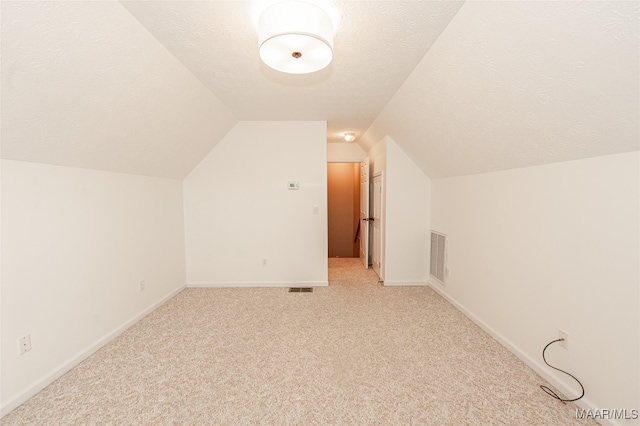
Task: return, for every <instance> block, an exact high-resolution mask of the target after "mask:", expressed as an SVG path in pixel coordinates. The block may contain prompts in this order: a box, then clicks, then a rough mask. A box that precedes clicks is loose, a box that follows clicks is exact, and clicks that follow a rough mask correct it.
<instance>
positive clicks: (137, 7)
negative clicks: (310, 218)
mask: <svg viewBox="0 0 640 426" xmlns="http://www.w3.org/2000/svg"><path fill="white" fill-rule="evenodd" d="M271 1H273V0H271ZM639 5H640V2H638V1H636V0H634V1H620V2H611V1H580V2H574V1H562V2H541V1H489V2H485V1H472V0H470V1H468V2H467V3H464V5H463V3H461V2H457V1H455V2H454V1H375V0H367V1H342V2H340V3H339V8H340V11H341V24H340V27H339V28H338V30H337V34H336V38H335V43H334V45H335V58H334V61H333V63H332V64H331V65H330V66H329V67H328V68H327V69H325V70H323V71H321V72H318V73H315V74H311V75H301V76H300V75H298V76H295V75H285V74H281V73H278V72H276V71H273V70H271V69H269V68H267V67H266V66H264V65H263V64H262V63H261V62H260V60H259V58H258V52H257V31H256V29H255V28H254V26H253V19H252V3H250V2H246V1H171V0H163V1H124V0H123V1H121V2H117V1H41V2H26V1H24V2H23V1H16V2H10V1H2V2H1V7H2V9H1V11H2V74H1V84H2V86H1V89H2V100H1V102H2V105H1V106H2V112H1V114H2V115H1V119H2V134H1V137H2V157H3V158H9V159H15V160H24V161H33V162H43V163H52V164H61V165H67V166H75V167H85V168H95V169H103V170H113V171H119V172H126V173H135V174H143V175H151V176H161V177H170V178H181V177H183V176H185V175H186V174H187V173H188V172H189V171H190V170H191V169H192V168H193V166H194V165H195V164H197V163H198V162H199V161H200V160H201V159H202V158H203V157H204V156H205V155H206V153H207V152H209V151H210V150H211V149H212V148H213V147H214V146H215V144H216V143H217V142H218V141H219V140H220V139H221V138H222V137H223V136H224V135H225V134H226V132H227V131H228V130H229V129H230V128H232V127H233V126H234V125H235V123H236V122H237V121H238V120H326V121H327V122H328V126H329V128H328V137H329V141H330V142H337V141H338V140H339V138H340V136H341V133H342V132H344V131H347V130H355V131H356V132H358V134H359V135H361V137H360V139H359V143H360V145H361V146H363V147H366V148H368V147H371V146H372V145H373V144H374V143H376V142H378V141H379V140H381V139H382V138H383V137H384V136H386V135H389V136H390V137H392V138H393V139H394V140H395V141H396V142H397V143H398V145H399V146H400V147H401V148H402V149H403V150H405V151H406V152H407V154H409V155H410V156H411V158H413V160H414V161H415V162H416V163H417V164H418V165H419V166H420V167H421V168H422V169H423V170H424V171H425V172H426V173H427V174H428V175H429V176H431V177H434V178H437V177H443V176H455V175H463V174H470V173H479V172H486V171H493V170H502V169H508V168H516V167H526V166H531V165H536V164H544V163H551V162H557V161H565V160H574V159H578V158H585V157H592V156H597V155H606V154H613V153H618V152H625V151H631V150H637V149H638V144H639V142H640V135H639V127H640V125H639V123H638V119H639V117H640V111H639V109H640V99H639V98H640V87H639V77H638V76H639V75H640V69H639V54H640V45H639V41H638V38H639V34H638V22H639V7H640V6H639ZM376 117H377V118H376ZM372 123H373V124H372ZM367 129H368V130H367ZM365 130H366V132H365Z"/></svg>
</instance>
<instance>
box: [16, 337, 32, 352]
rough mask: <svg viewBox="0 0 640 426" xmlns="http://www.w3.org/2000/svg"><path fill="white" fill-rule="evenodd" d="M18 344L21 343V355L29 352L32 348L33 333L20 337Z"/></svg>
mask: <svg viewBox="0 0 640 426" xmlns="http://www.w3.org/2000/svg"><path fill="white" fill-rule="evenodd" d="M18 344H19V345H20V355H24V354H26V353H27V352H29V351H30V350H31V334H27V335H26V336H22V337H21V338H20V339H18Z"/></svg>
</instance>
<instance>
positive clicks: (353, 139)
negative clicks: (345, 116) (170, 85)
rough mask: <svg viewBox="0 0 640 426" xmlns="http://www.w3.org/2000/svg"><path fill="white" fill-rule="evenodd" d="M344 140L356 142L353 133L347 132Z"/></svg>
mask: <svg viewBox="0 0 640 426" xmlns="http://www.w3.org/2000/svg"><path fill="white" fill-rule="evenodd" d="M344 140H345V141H347V142H353V141H355V140H356V134H355V133H353V132H347V133H345V134H344Z"/></svg>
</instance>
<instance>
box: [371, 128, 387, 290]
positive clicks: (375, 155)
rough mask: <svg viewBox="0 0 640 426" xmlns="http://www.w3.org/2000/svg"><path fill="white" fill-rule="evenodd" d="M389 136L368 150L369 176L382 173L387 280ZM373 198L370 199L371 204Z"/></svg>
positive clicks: (383, 256)
mask: <svg viewBox="0 0 640 426" xmlns="http://www.w3.org/2000/svg"><path fill="white" fill-rule="evenodd" d="M388 139H389V138H387V137H384V138H382V139H381V140H380V141H379V142H378V143H377V144H375V145H374V146H373V147H372V148H371V149H370V150H369V151H368V152H367V157H369V178H370V179H371V178H373V176H374V175H376V174H378V173H382V188H383V190H382V200H381V204H382V205H381V207H380V208H381V210H382V212H383V214H382V224H381V232H380V234H381V235H380V279H381V280H383V281H384V280H385V277H386V264H387V262H386V257H387V253H386V246H387V244H386V239H387V238H386V237H387V236H386V221H387V215H386V211H387V141H388ZM372 202H373V200H369V204H371V203H372ZM369 241H371V234H369Z"/></svg>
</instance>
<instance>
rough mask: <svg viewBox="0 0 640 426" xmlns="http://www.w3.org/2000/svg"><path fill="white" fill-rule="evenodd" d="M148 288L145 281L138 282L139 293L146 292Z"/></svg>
mask: <svg viewBox="0 0 640 426" xmlns="http://www.w3.org/2000/svg"><path fill="white" fill-rule="evenodd" d="M146 287H147V283H146V282H144V280H140V281H138V290H139V291H144V289H145V288H146Z"/></svg>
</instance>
